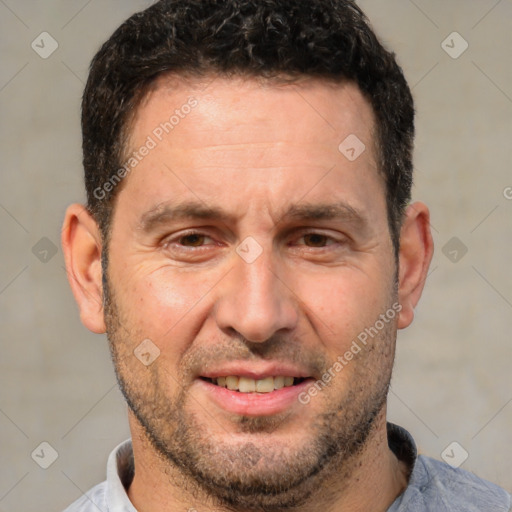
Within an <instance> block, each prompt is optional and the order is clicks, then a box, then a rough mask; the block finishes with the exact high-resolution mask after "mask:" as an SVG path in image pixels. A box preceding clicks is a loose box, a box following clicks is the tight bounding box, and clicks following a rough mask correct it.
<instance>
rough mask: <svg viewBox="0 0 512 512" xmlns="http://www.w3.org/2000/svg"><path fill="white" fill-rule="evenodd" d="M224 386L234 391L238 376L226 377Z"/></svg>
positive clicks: (236, 386)
mask: <svg viewBox="0 0 512 512" xmlns="http://www.w3.org/2000/svg"><path fill="white" fill-rule="evenodd" d="M226 386H227V388H228V389H231V391H236V390H237V389H238V377H234V376H233V375H230V376H229V377H226Z"/></svg>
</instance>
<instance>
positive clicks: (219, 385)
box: [197, 375, 314, 416]
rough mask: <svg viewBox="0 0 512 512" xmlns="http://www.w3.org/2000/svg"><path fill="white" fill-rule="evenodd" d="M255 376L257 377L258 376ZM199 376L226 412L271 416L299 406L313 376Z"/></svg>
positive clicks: (202, 385)
mask: <svg viewBox="0 0 512 512" xmlns="http://www.w3.org/2000/svg"><path fill="white" fill-rule="evenodd" d="M255 377H256V376H255ZM258 377H259V378H253V377H249V376H246V375H226V376H223V375H220V376H215V377H214V376H211V377H206V376H200V377H199V378H198V379H197V383H198V384H200V385H201V386H200V387H201V388H202V389H203V391H204V392H205V393H206V394H207V395H208V396H209V397H210V398H211V399H212V400H213V402H214V403H215V404H216V405H217V406H219V407H220V408H221V409H223V410H225V411H226V412H230V413H235V414H239V415H246V416H269V415H273V414H279V413H281V412H284V411H286V410H290V409H291V408H293V407H298V405H297V404H299V401H298V396H299V394H300V393H301V392H303V391H304V390H305V389H306V388H307V387H308V386H309V385H310V383H311V382H314V379H313V378H311V377H292V376H289V375H275V376H272V375H266V376H258Z"/></svg>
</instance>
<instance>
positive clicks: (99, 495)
mask: <svg viewBox="0 0 512 512" xmlns="http://www.w3.org/2000/svg"><path fill="white" fill-rule="evenodd" d="M106 489H107V482H106V480H105V481H104V482H102V483H101V484H98V485H95V486H94V487H93V488H92V489H90V490H89V491H87V493H85V494H84V495H82V497H81V498H78V499H77V500H76V501H75V502H73V503H72V504H71V505H69V507H67V508H66V510H64V511H63V512H98V510H101V511H102V512H103V511H106V510H107V501H106Z"/></svg>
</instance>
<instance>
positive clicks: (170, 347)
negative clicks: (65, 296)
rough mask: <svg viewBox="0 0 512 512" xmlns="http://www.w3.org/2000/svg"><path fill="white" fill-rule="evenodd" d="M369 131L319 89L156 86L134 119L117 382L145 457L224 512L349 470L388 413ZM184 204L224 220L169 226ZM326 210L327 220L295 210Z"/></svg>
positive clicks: (121, 228) (383, 279) (114, 337)
mask: <svg viewBox="0 0 512 512" xmlns="http://www.w3.org/2000/svg"><path fill="white" fill-rule="evenodd" d="M192 96H193V97H194V101H193V102H190V101H189V98H190V97H192ZM187 102H188V104H189V105H191V104H192V103H193V104H194V106H193V107H191V108H182V106H183V105H186V104H187ZM195 102H197V104H196V103H195ZM176 110H178V111H179V112H180V115H179V116H178V117H179V122H177V123H176V119H174V120H173V121H174V123H175V124H173V128H172V129H169V127H167V128H168V130H169V133H168V134H167V133H165V131H163V133H162V130H158V127H159V126H160V125H161V123H164V122H166V121H168V120H169V118H170V117H171V116H172V115H173V114H174V113H175V111H176ZM155 129H156V131H155ZM373 129H374V119H373V115H372V110H371V107H370V106H369V104H368V103H367V101H366V100H365V99H364V98H363V97H362V95H361V93H360V92H359V90H358V89H357V88H356V87H355V86H354V85H351V84H345V85H337V86H336V87H334V86H332V85H327V84H325V83H321V82H318V81H310V82H307V83H306V82H304V83H301V84H296V85H279V86H278V85H266V86H263V85H261V84H258V83H257V82H256V81H253V80H246V81H242V80H238V79H236V80H235V79H220V78H217V79H215V80H214V81H213V82H212V83H210V85H209V86H208V87H206V88H203V89H201V88H200V87H199V86H197V87H196V88H194V87H192V86H190V85H185V84H183V85H182V86H181V87H176V86H175V85H173V87H170V85H169V82H166V81H165V80H163V79H161V80H159V82H158V83H157V87H156V88H155V89H154V90H153V92H152V93H151V94H150V95H149V97H148V98H147V99H146V100H145V101H144V103H143V104H142V105H141V106H140V108H139V111H138V115H137V117H136V119H135V121H134V124H133V132H132V136H131V140H130V151H134V150H138V149H139V148H140V147H141V146H143V145H148V136H149V137H151V139H152V140H153V142H155V143H156V146H155V147H152V148H151V149H150V151H149V152H148V154H147V155H146V156H144V157H143V158H141V160H140V162H139V163H138V164H137V166H136V167H135V168H134V169H133V170H132V171H131V172H130V174H129V175H128V176H127V178H125V181H124V182H123V184H122V190H120V192H119V195H118V197H117V201H116V207H115V213H114V217H113V222H112V232H111V241H110V245H109V264H108V289H107V290H105V292H106V294H107V298H108V300H107V307H106V311H105V321H106V325H107V331H108V335H109V339H110V342H111V346H112V351H113V355H114V361H115V365H116V372H117V374H118V378H119V380H120V383H121V385H122V388H123V392H124V394H125V396H126V398H127V400H128V403H129V405H130V407H131V409H132V410H133V412H134V415H135V417H136V418H137V421H138V422H139V423H140V425H142V426H143V428H144V431H145V433H146V434H147V435H148V437H149V438H150V439H151V442H152V443H153V446H154V447H156V449H157V451H158V452H159V453H160V454H161V455H163V457H164V458H166V459H167V460H169V461H171V462H172V463H173V464H174V465H175V466H177V467H178V468H180V471H183V473H187V474H189V475H191V476H192V477H193V478H194V479H195V481H197V482H199V483H200V484H201V485H202V486H203V487H204V488H206V489H207V490H209V492H211V493H213V494H214V495H217V496H218V497H220V498H221V499H224V500H226V501H228V502H231V503H246V501H247V503H246V504H248V503H252V504H260V505H264V506H267V507H271V506H278V505H279V506H283V505H285V504H291V503H293V502H296V503H298V502H300V500H301V499H303V498H304V497H305V496H306V495H307V494H308V493H310V492H311V490H312V485H313V484H312V483H314V481H315V477H314V475H315V474H316V475H317V477H316V478H320V475H322V474H324V472H325V471H326V470H327V468H328V467H330V468H331V469H332V468H333V467H336V468H337V471H338V472H340V471H345V472H349V471H350V467H351V466H350V462H351V457H352V456H353V455H354V454H355V453H356V452H357V450H358V449H359V448H360V446H361V444H362V441H364V440H365V439H366V437H367V435H368V432H369V430H370V428H371V426H372V422H373V420H374V419H375V417H376V416H377V415H378V413H382V411H383V410H384V409H383V408H384V404H385V397H386V393H387V386H388V383H389V379H390V375H391V368H392V364H393V355H394V342H395V335H396V319H390V318H387V321H386V322H382V321H381V322H380V323H377V326H378V328H377V329H376V328H375V326H376V322H377V321H378V320H379V318H382V317H381V315H386V312H387V311H388V310H389V309H390V308H391V307H392V305H393V304H394V303H395V302H396V301H397V294H396V290H395V285H394V281H395V274H396V268H395V259H394V253H393V247H392V243H391V239H390V234H389V229H388V223H387V216H386V202H385V185H384V182H383V178H382V177H381V175H380V174H379V173H378V172H377V169H376V157H375V150H374V139H373V132H372V130H373ZM155 134H159V135H160V137H161V139H162V140H161V141H160V140H159V137H158V136H157V135H155ZM347 137H351V138H349V139H348V141H349V142H351V144H349V146H348V148H347V147H345V146H343V145H342V149H343V151H340V149H339V146H340V143H342V142H343V141H345V139H347ZM355 137H357V139H359V141H361V142H362V143H364V144H365V146H366V149H365V150H364V151H363V152H362V153H361V154H360V155H359V156H357V155H358V153H359V152H360V150H361V148H362V146H361V145H360V142H357V139H355ZM149 146H153V144H152V143H151V142H150V143H149ZM351 147H353V148H354V151H351V149H350V148H351ZM354 156H357V158H355V159H354ZM348 157H350V158H348ZM192 202H193V203H196V204H197V205H198V206H201V207H202V208H203V210H206V209H208V208H211V209H215V210H222V213H223V214H225V216H224V217H223V218H217V217H216V216H211V215H202V216H196V217H183V216H176V215H173V213H172V210H173V209H175V208H177V207H179V206H182V205H184V204H185V203H192ZM327 204H329V205H331V204H337V205H338V207H339V208H338V210H337V211H336V213H337V214H336V215H335V216H332V218H329V216H328V215H324V214H322V215H317V216H314V215H313V216H307V215H306V213H307V212H305V210H304V209H302V210H301V208H300V207H304V206H308V207H310V209H315V208H318V210H319V211H321V206H322V205H327ZM294 212H295V214H296V215H293V213H294ZM325 212H326V210H324V213H325ZM371 327H373V328H374V330H373V331H371V332H372V335H371V336H367V341H366V344H362V343H361V342H359V343H358V345H359V347H360V351H359V352H358V353H356V354H355V355H354V356H353V358H352V359H351V360H347V359H346V358H344V361H345V362H344V363H343V364H342V369H341V370H339V366H336V370H333V365H334V363H335V362H336V361H337V360H338V361H339V359H338V358H339V357H343V356H344V354H345V353H346V352H347V351H349V350H350V348H351V346H353V345H352V342H353V341H354V340H357V337H358V335H360V334H361V333H362V332H364V331H365V329H369V328H371ZM367 333H368V331H367ZM360 339H361V338H360ZM143 340H151V342H147V341H146V342H145V343H146V345H143V346H144V347H146V348H145V350H144V351H143V352H144V354H145V355H144V356H143V357H142V359H143V360H144V359H146V361H148V360H150V359H153V358H154V357H155V356H156V355H157V353H158V351H157V350H156V349H155V348H154V347H158V350H159V355H158V357H156V359H155V360H154V361H153V362H152V363H151V364H150V365H145V364H143V362H141V360H139V358H137V357H136V356H135V355H134V350H135V349H137V347H138V346H139V345H140V344H141V342H143ZM136 352H137V353H138V351H136ZM329 369H331V377H332V378H331V379H329V381H330V382H329V383H328V385H327V386H322V389H321V391H318V393H317V394H316V395H315V396H311V395H310V394H308V396H310V398H311V400H309V402H308V403H304V402H306V400H304V399H302V400H299V397H300V396H302V397H304V396H305V395H304V393H307V391H308V389H309V387H310V386H311V385H312V383H314V382H315V381H317V380H322V375H323V374H324V373H325V372H326V371H327V370H329ZM333 375H334V376H333ZM219 377H220V378H221V379H220V384H221V385H219V381H218V380H217V379H218V378H219ZM225 377H232V378H230V379H228V384H229V387H236V385H237V384H238V385H239V386H240V387H241V388H242V389H241V390H238V391H237V390H236V389H227V388H226V387H223V386H222V384H223V378H225ZM240 377H242V379H240V380H238V379H237V378H240ZM282 377H288V378H291V377H294V378H295V381H294V385H292V386H284V387H281V386H282V385H283V380H285V379H282ZM258 380H259V381H263V382H260V383H257V384H254V381H258ZM287 381H288V379H286V380H285V382H287ZM287 383H289V382H287ZM254 385H257V386H259V389H261V390H262V392H259V393H256V392H249V393H246V392H244V391H246V390H247V389H249V390H250V389H253V388H252V386H254ZM276 387H277V388H280V389H275V388H276ZM380 417H382V414H381V415H380ZM335 454H337V455H336V456H335ZM338 474H339V473H338ZM340 477H341V475H340ZM272 495H273V496H272ZM244 500H246V501H244ZM269 509H270V508H269Z"/></svg>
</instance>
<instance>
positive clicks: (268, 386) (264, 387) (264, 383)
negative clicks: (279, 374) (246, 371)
mask: <svg viewBox="0 0 512 512" xmlns="http://www.w3.org/2000/svg"><path fill="white" fill-rule="evenodd" d="M256 391H258V393H270V392H271V391H274V377H266V378H264V379H260V380H257V381H256Z"/></svg>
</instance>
